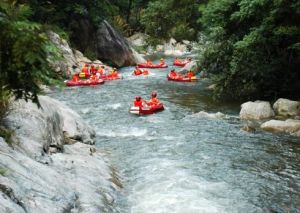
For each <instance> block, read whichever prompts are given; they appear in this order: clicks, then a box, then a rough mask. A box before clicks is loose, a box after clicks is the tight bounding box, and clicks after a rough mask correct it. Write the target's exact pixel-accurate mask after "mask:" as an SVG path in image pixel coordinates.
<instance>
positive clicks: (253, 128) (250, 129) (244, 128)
mask: <svg viewBox="0 0 300 213" xmlns="http://www.w3.org/2000/svg"><path fill="white" fill-rule="evenodd" d="M241 130H243V131H245V132H249V133H254V132H255V131H256V129H255V127H252V126H249V125H244V126H243V127H242V128H241Z"/></svg>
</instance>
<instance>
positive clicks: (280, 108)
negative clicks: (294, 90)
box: [273, 98, 300, 116]
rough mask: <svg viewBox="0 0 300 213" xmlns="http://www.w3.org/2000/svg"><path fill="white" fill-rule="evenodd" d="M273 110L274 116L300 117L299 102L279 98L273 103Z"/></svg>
mask: <svg viewBox="0 0 300 213" xmlns="http://www.w3.org/2000/svg"><path fill="white" fill-rule="evenodd" d="M273 109H274V111H275V113H276V115H281V116H297V115H300V101H291V100H289V99H284V98H280V99H278V100H277V101H276V102H275V103H274V105H273Z"/></svg>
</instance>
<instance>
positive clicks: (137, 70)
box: [134, 66, 143, 75]
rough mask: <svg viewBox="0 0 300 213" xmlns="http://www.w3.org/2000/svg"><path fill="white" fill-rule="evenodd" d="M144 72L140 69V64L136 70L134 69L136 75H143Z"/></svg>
mask: <svg viewBox="0 0 300 213" xmlns="http://www.w3.org/2000/svg"><path fill="white" fill-rule="evenodd" d="M142 73H143V71H142V70H141V69H139V67H138V66H136V67H135V70H134V74H135V75H141V74H142Z"/></svg>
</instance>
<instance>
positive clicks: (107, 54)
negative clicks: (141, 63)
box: [97, 21, 138, 66]
mask: <svg viewBox="0 0 300 213" xmlns="http://www.w3.org/2000/svg"><path fill="white" fill-rule="evenodd" d="M97 56H98V58H100V59H102V60H110V61H112V62H113V63H114V64H116V65H117V66H129V65H135V64H136V63H138V61H136V57H134V54H133V52H132V49H131V47H130V46H129V44H128V42H127V41H126V40H125V39H124V38H123V37H122V36H121V35H120V34H119V33H118V32H117V31H115V30H114V29H113V28H112V26H111V25H110V24H109V23H108V22H107V21H103V22H102V24H101V26H100V28H99V29H98V30H97Z"/></svg>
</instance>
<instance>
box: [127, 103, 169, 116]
mask: <svg viewBox="0 0 300 213" xmlns="http://www.w3.org/2000/svg"><path fill="white" fill-rule="evenodd" d="M162 110H164V105H163V104H162V103H160V104H157V105H152V106H143V107H134V106H133V107H131V108H130V109H129V112H130V113H132V114H135V115H150V114H153V113H155V112H159V111H162Z"/></svg>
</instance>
